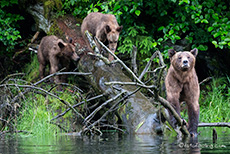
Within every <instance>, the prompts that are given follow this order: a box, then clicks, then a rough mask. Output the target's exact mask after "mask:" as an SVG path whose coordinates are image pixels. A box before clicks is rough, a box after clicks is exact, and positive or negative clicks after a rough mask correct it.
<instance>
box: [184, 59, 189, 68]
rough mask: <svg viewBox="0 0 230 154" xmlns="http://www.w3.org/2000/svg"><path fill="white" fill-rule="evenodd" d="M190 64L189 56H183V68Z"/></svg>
mask: <svg viewBox="0 0 230 154" xmlns="http://www.w3.org/2000/svg"><path fill="white" fill-rule="evenodd" d="M189 67H190V65H189V61H188V59H187V58H183V59H182V68H189Z"/></svg>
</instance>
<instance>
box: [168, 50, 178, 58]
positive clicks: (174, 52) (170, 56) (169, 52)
mask: <svg viewBox="0 0 230 154" xmlns="http://www.w3.org/2000/svg"><path fill="white" fill-rule="evenodd" d="M175 54H176V51H175V50H173V49H169V50H168V55H169V58H172V57H173V56H174V55H175Z"/></svg>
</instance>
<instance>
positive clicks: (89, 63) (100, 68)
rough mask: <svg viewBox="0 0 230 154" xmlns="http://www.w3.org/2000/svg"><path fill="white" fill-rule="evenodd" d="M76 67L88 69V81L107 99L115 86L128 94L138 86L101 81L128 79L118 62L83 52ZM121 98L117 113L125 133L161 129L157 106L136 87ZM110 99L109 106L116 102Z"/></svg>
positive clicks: (80, 69)
mask: <svg viewBox="0 0 230 154" xmlns="http://www.w3.org/2000/svg"><path fill="white" fill-rule="evenodd" d="M78 68H79V71H81V72H92V75H91V76H88V77H86V79H87V81H88V83H89V84H90V85H91V86H93V88H94V89H95V91H97V92H98V93H107V94H108V95H107V97H108V99H109V98H113V97H114V96H116V95H117V94H119V93H120V90H119V89H122V90H125V91H126V92H127V94H128V93H132V92H134V91H135V90H136V89H137V88H138V87H136V86H133V85H123V86H112V85H111V86H109V85H105V82H111V81H122V82H131V79H130V78H129V77H128V76H126V75H125V74H124V73H123V72H122V69H121V67H119V65H118V64H117V65H116V66H109V65H106V64H105V63H104V62H102V61H101V60H99V59H97V58H94V57H93V56H89V55H84V56H82V57H81V59H80V61H79V64H78ZM114 87H115V88H114ZM123 97H125V96H123ZM124 101H126V103H125V105H123V106H122V107H120V108H119V109H118V115H119V116H120V118H121V120H122V123H123V124H124V125H125V127H126V130H127V131H128V132H129V133H138V134H155V133H160V132H162V125H161V124H160V122H159V120H158V116H157V109H156V108H155V107H154V106H153V105H152V104H151V102H150V101H149V100H148V99H147V98H146V97H145V96H144V95H143V94H142V93H141V92H139V91H137V92H136V93H134V94H132V95H131V96H129V97H128V98H127V99H126V100H124ZM111 103H112V104H110V105H111V106H112V105H113V104H114V103H116V102H115V101H114V102H111Z"/></svg>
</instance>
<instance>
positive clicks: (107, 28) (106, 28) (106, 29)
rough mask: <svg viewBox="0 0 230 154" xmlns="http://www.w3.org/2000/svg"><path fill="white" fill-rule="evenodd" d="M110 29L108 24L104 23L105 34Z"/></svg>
mask: <svg viewBox="0 0 230 154" xmlns="http://www.w3.org/2000/svg"><path fill="white" fill-rule="evenodd" d="M110 31H111V28H110V26H109V25H106V26H105V33H106V34H107V33H109V32H110Z"/></svg>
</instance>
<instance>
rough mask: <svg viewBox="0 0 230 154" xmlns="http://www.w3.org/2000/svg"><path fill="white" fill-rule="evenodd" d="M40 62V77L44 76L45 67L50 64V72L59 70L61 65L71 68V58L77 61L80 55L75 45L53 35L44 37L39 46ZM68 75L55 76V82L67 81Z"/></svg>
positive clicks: (38, 55)
mask: <svg viewBox="0 0 230 154" xmlns="http://www.w3.org/2000/svg"><path fill="white" fill-rule="evenodd" d="M37 57H38V62H39V74H40V78H44V73H45V67H46V65H47V64H50V74H53V73H55V72H57V71H58V70H59V69H60V68H59V67H60V66H61V67H66V70H67V71H68V69H69V64H70V60H71V59H72V60H74V61H77V60H78V59H79V56H78V55H77V54H76V52H75V46H74V45H73V44H72V43H71V42H70V43H65V42H64V41H63V40H62V39H59V38H58V37H56V36H54V35H51V36H45V37H43V38H42V40H41V43H40V45H39V48H38V53H37ZM65 79H66V76H64V77H63V78H62V79H61V78H60V77H59V76H55V77H54V81H55V83H60V81H61V82H66V81H65Z"/></svg>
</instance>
